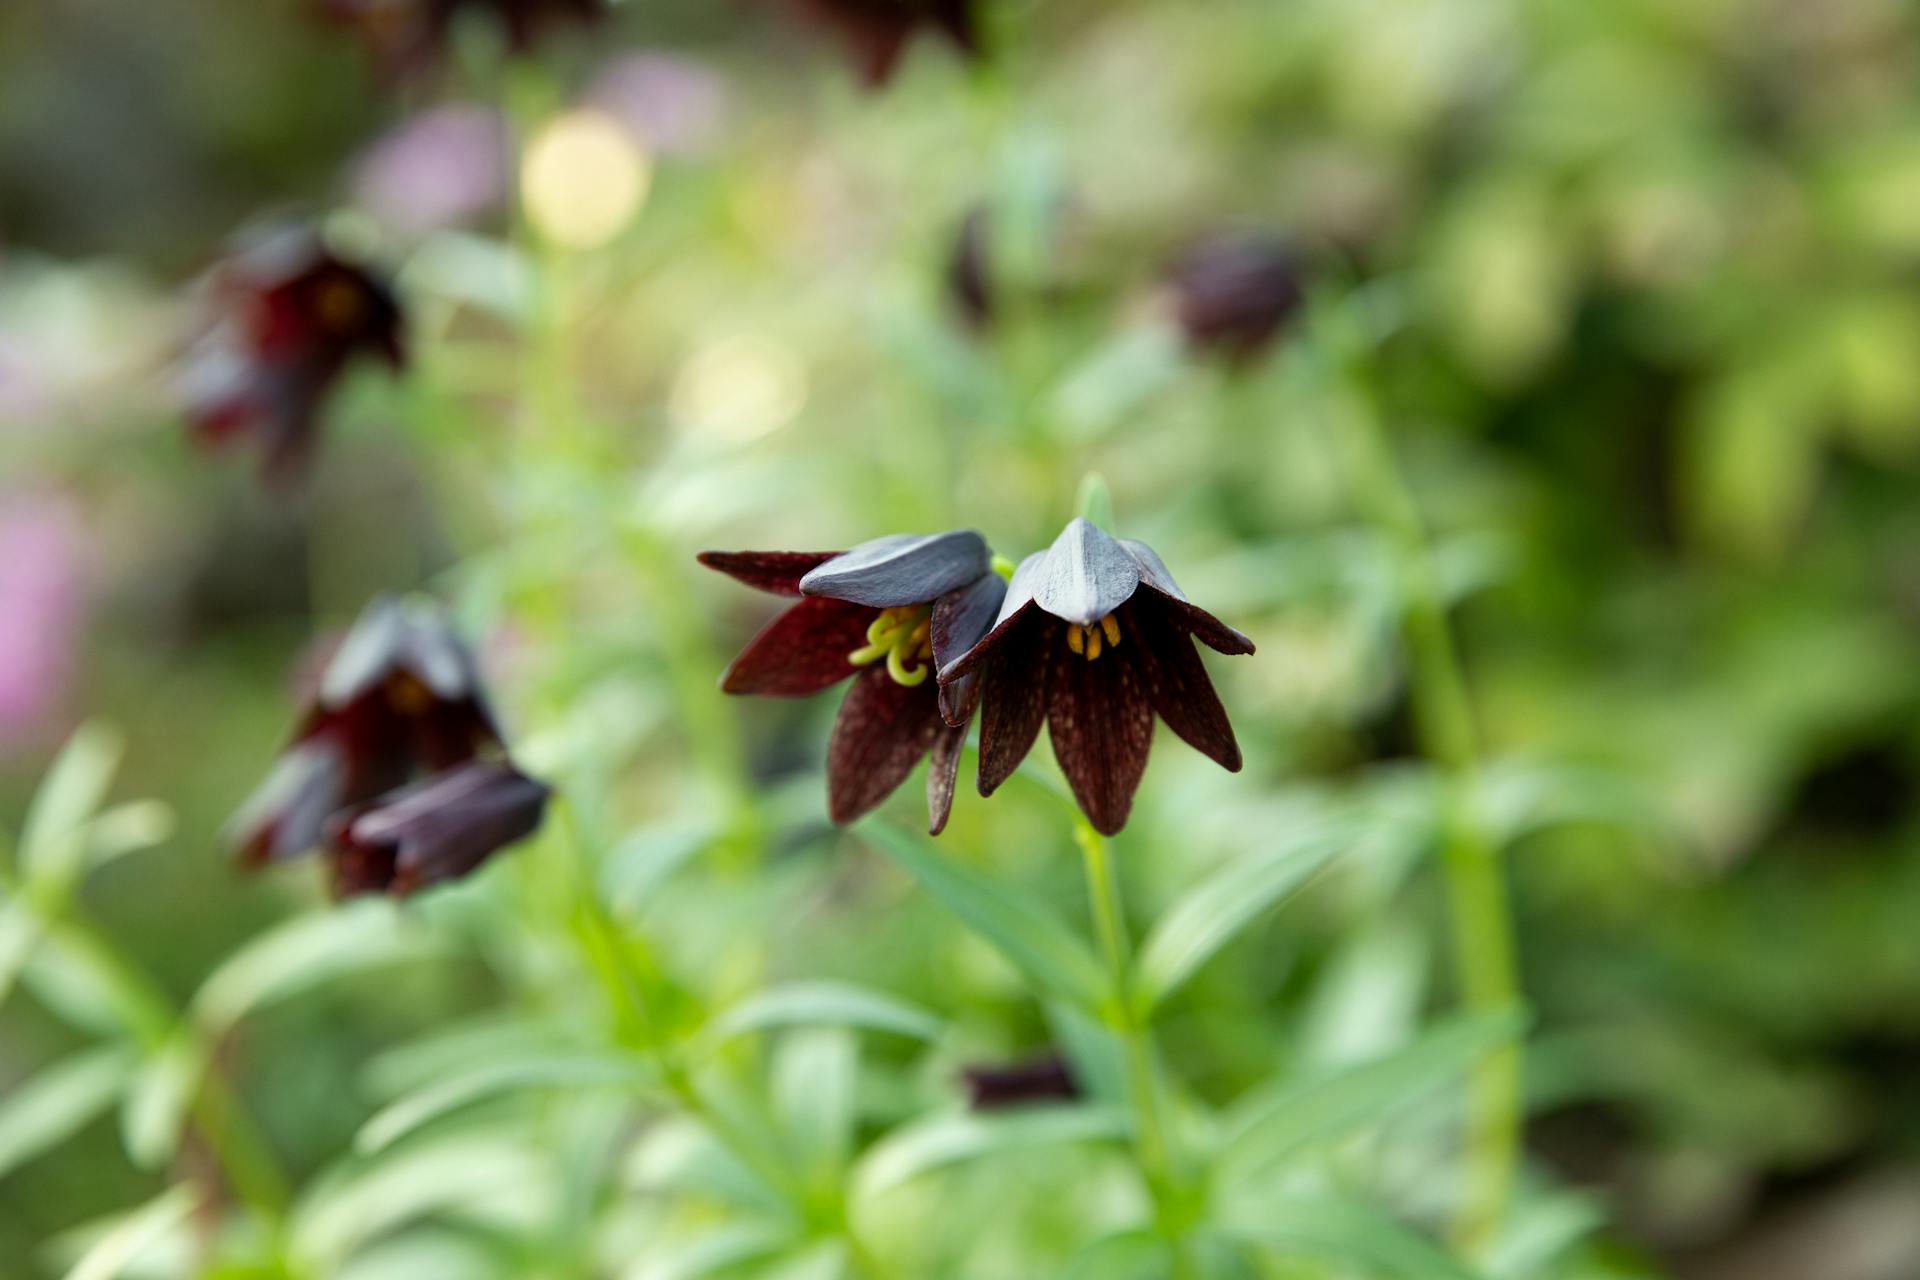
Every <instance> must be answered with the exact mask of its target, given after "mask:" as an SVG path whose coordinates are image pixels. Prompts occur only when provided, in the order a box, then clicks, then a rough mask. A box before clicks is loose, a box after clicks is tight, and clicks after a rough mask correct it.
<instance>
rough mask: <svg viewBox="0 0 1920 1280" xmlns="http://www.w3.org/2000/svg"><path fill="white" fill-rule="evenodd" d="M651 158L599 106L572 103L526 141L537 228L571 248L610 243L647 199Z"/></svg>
mask: <svg viewBox="0 0 1920 1280" xmlns="http://www.w3.org/2000/svg"><path fill="white" fill-rule="evenodd" d="M651 177H652V165H651V163H650V162H649V160H648V157H647V155H646V153H645V152H644V151H642V150H641V148H640V146H639V144H638V143H636V142H635V141H634V139H633V135H632V134H630V133H628V132H627V131H626V130H625V129H623V128H622V127H621V126H620V122H619V121H617V120H615V119H614V118H613V117H611V116H609V115H607V114H606V113H605V112H601V111H570V112H568V113H567V114H565V115H563V116H559V117H557V118H556V119H554V120H552V121H549V122H548V123H547V124H546V125H544V126H543V127H542V128H541V129H540V131H539V132H538V133H536V134H534V136H533V139H532V141H530V142H529V143H528V144H527V151H526V156H525V158H524V159H523V161H522V164H521V171H520V191H521V198H522V200H524V201H525V203H526V211H527V218H528V220H529V221H530V222H532V224H533V226H534V229H535V230H536V231H538V232H539V233H540V234H541V235H542V236H544V237H545V238H546V239H548V240H550V241H552V242H553V243H554V244H557V245H561V246H563V247H565V248H568V249H593V248H597V247H599V246H600V245H603V244H605V243H606V242H607V241H609V240H611V239H613V238H614V237H615V236H617V235H619V234H620V232H621V231H623V230H624V229H625V228H626V227H627V224H628V223H630V222H632V221H633V218H634V215H635V214H637V213H638V212H639V211H640V206H641V204H642V203H643V202H644V201H645V200H646V197H647V187H648V184H649V182H650V180H651Z"/></svg>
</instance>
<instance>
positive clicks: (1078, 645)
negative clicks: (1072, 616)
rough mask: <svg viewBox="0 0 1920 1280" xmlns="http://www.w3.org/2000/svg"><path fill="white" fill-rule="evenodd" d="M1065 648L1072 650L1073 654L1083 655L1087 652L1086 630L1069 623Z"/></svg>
mask: <svg viewBox="0 0 1920 1280" xmlns="http://www.w3.org/2000/svg"><path fill="white" fill-rule="evenodd" d="M1067 648H1069V649H1071V650H1073V651H1074V652H1075V653H1085V652H1086V651H1087V629H1086V628H1085V627H1081V626H1076V625H1074V624H1073V623H1071V622H1069V623H1068V624H1067Z"/></svg>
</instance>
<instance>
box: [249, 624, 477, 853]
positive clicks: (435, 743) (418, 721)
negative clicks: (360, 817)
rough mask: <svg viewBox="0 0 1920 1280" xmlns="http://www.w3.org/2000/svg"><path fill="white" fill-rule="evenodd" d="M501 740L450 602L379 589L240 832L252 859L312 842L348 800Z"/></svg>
mask: <svg viewBox="0 0 1920 1280" xmlns="http://www.w3.org/2000/svg"><path fill="white" fill-rule="evenodd" d="M500 746H501V738H500V730H499V728H498V727H497V726H496V725H495V723H494V719H493V716H492V714H491V713H490V712H489V711H488V710H487V707H486V703H485V701H484V700H483V699H482V697H481V694H480V689H479V683H478V679H477V677H476V673H475V671H474V664H473V659H472V656H471V655H470V654H469V653H468V652H467V650H466V648H465V647H464V646H463V645H462V644H461V643H460V641H459V640H458V639H457V638H456V637H455V636H454V634H453V633H452V631H450V630H449V629H448V627H447V625H446V623H445V622H444V621H443V620H442V619H441V617H440V615H439V613H438V612H437V611H436V610H434V609H433V608H432V607H431V606H429V605H425V604H422V603H420V602H417V601H402V600H395V599H391V598H381V599H376V600H375V601H374V602H373V603H371V604H370V605H368V606H367V608H366V610H365V612H363V613H362V614H361V615H360V619H359V621H357V622H356V623H354V626H353V630H351V631H350V632H348V633H347V637H346V639H345V640H344V641H342V642H341V645H340V647H339V649H338V650H336V651H335V653H334V655H333V658H332V660H331V661H329V662H328V664H327V667H326V670H325V671H324V672H323V673H322V675H321V678H320V683H319V687H318V689H317V690H316V691H315V692H314V695H313V697H312V699H311V701H310V702H309V704H308V706H307V708H306V711H305V713H304V715H303V716H302V718H301V722H300V728H299V730H298V731H297V732H296V733H295V734H294V737H293V742H292V743H291V744H290V745H289V746H288V747H287V748H286V750H285V751H283V752H282V753H281V755H280V758H279V760H278V761H277V762H276V763H275V764H274V767H273V769H272V771H271V772H269V773H268V775H267V778H266V781H264V782H263V783H261V784H260V787H259V788H258V789H257V790H256V791H255V792H254V793H253V795H252V796H251V797H249V798H248V800H247V801H246V803H245V804H243V805H242V806H241V808H240V811H239V812H238V813H237V814H235V815H234V817H233V820H232V822H231V824H230V825H229V832H230V835H231V838H232V841H233V843H234V845H235V847H236V848H237V850H238V852H239V857H240V861H241V863H242V865H244V866H249V867H254V866H260V865H262V864H264V863H267V862H270V861H274V860H276V859H282V858H288V857H292V856H294V855H296V854H301V853H305V852H306V851H308V850H309V849H312V848H315V847H316V846H318V845H320V844H321V842H322V838H323V836H324V833H325V829H326V824H327V822H328V820H329V819H331V818H333V817H334V816H335V815H336V814H339V813H340V812H342V811H343V810H351V809H353V808H355V807H357V806H359V805H364V804H366V803H367V802H369V801H371V800H373V799H374V798H375V797H377V796H379V795H381V794H382V793H384V792H387V791H391V790H393V789H394V788H395V787H399V786H403V785H405V784H406V783H408V782H411V781H412V780H413V779H415V778H416V777H418V776H420V775H422V774H425V773H430V772H434V771H437V770H441V769H446V768H449V767H451V766H453V765H456V764H462V763H465V762H466V761H468V760H471V759H473V758H474V757H475V756H476V755H478V754H480V753H482V752H487V751H498V750H499V749H500Z"/></svg>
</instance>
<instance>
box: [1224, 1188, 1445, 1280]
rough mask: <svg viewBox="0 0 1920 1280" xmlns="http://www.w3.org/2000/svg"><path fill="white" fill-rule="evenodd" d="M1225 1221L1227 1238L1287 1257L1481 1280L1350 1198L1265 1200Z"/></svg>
mask: <svg viewBox="0 0 1920 1280" xmlns="http://www.w3.org/2000/svg"><path fill="white" fill-rule="evenodd" d="M1223 1217H1224V1219H1225V1220H1224V1221H1222V1222H1221V1223H1220V1224H1219V1225H1218V1230H1219V1232H1220V1233H1221V1234H1222V1235H1225V1236H1228V1237H1230V1238H1232V1239H1235V1240H1238V1241H1241V1242H1243V1243H1247V1244H1252V1245H1257V1246H1262V1247H1266V1248H1271V1249H1275V1250H1278V1251H1280V1252H1283V1253H1300V1254H1305V1255H1307V1256H1309V1257H1314V1258H1321V1259H1325V1260H1328V1261H1332V1262H1341V1263H1348V1264H1358V1265H1359V1266H1361V1267H1364V1268H1366V1269H1367V1270H1369V1271H1371V1272H1386V1273H1388V1274H1390V1275H1397V1276H1406V1277H1409V1280H1481V1277H1480V1276H1479V1273H1477V1272H1475V1271H1473V1270H1471V1269H1470V1268H1468V1267H1467V1266H1465V1265H1464V1264H1462V1263H1460V1262H1458V1261H1457V1260H1455V1259H1454V1258H1453V1257H1451V1256H1450V1255H1449V1254H1448V1253H1447V1252H1446V1251H1445V1250H1443V1249H1441V1248H1440V1247H1439V1246H1438V1245H1435V1244H1434V1243H1432V1242H1431V1241H1429V1240H1428V1239H1427V1238H1426V1237H1424V1236H1422V1235H1420V1234H1418V1233H1417V1232H1414V1231H1411V1230H1408V1229H1407V1228H1406V1227H1403V1226H1401V1225H1400V1224H1399V1223H1397V1222H1395V1221H1394V1220H1393V1219H1392V1218H1389V1217H1387V1216H1386V1215H1385V1214H1383V1213H1381V1212H1379V1211H1378V1210H1376V1209H1372V1208H1369V1207H1368V1206H1366V1205H1361V1204H1356V1203H1354V1202H1352V1201H1350V1200H1342V1199H1335V1198H1332V1197H1314V1198H1311V1199H1303V1200H1281V1199H1275V1198H1271V1197H1262V1198H1261V1199H1259V1200H1258V1201H1255V1202H1252V1203H1249V1204H1247V1205H1246V1206H1244V1208H1243V1209H1242V1210H1241V1211H1240V1212H1237V1213H1236V1212H1234V1211H1232V1210H1229V1211H1227V1212H1226V1213H1224V1214H1223Z"/></svg>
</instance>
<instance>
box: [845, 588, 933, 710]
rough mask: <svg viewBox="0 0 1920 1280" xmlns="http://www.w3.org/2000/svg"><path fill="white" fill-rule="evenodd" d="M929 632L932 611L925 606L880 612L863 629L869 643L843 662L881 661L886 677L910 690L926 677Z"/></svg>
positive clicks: (930, 648)
mask: <svg viewBox="0 0 1920 1280" xmlns="http://www.w3.org/2000/svg"><path fill="white" fill-rule="evenodd" d="M932 632H933V610H932V609H931V608H929V607H928V606H926V605H923V604H919V605H902V606H900V607H898V608H894V609H882V610H881V611H880V614H879V616H878V617H876V618H875V619H874V620H873V622H872V623H871V624H869V625H868V627H867V640H868V641H869V643H868V644H867V645H865V646H864V647H863V648H859V649H855V650H854V651H853V652H852V653H850V654H848V655H847V661H848V662H851V663H852V664H853V665H854V666H856V667H864V666H867V665H868V664H869V663H874V662H878V661H879V660H880V659H882V658H885V659H886V660H887V674H888V675H889V676H891V677H892V678H893V680H894V682H895V683H897V684H901V685H905V686H906V687H907V688H909V689H911V688H912V687H914V686H915V685H917V684H921V683H923V682H924V681H925V680H926V678H927V676H928V675H929V674H930V672H929V669H928V667H927V666H926V663H927V661H928V660H930V659H931V658H932V657H933V640H932ZM908 663H912V664H913V665H912V666H909V665H907V664H908Z"/></svg>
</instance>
